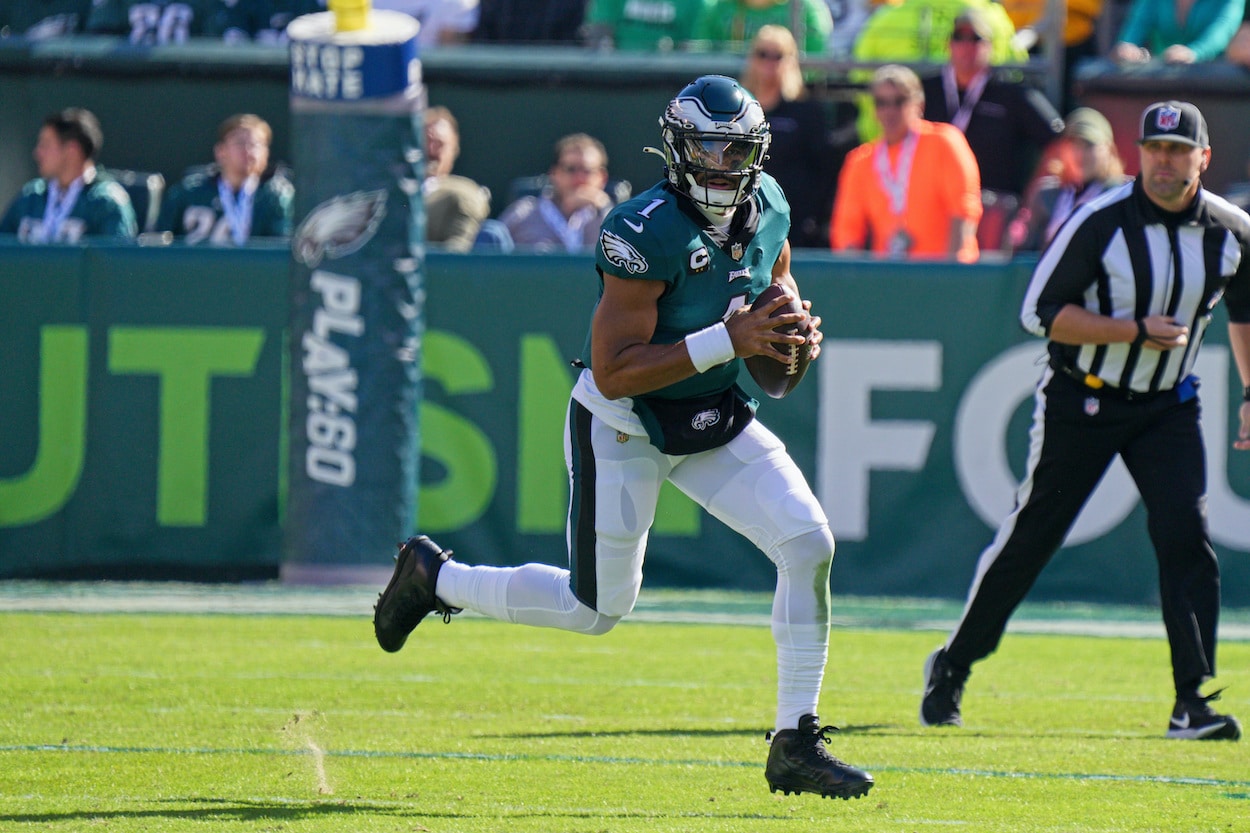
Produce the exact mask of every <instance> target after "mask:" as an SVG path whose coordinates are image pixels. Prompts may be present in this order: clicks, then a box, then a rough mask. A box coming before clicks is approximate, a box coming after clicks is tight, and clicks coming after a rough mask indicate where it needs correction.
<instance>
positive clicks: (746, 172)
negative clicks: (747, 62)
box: [660, 76, 770, 216]
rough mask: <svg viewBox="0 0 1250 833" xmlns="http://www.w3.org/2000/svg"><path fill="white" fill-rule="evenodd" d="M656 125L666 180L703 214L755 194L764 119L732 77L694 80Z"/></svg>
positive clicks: (764, 145) (764, 148)
mask: <svg viewBox="0 0 1250 833" xmlns="http://www.w3.org/2000/svg"><path fill="white" fill-rule="evenodd" d="M660 124H661V126H662V128H663V129H662V131H661V135H662V137H663V139H664V161H665V163H666V173H667V176H668V181H669V182H670V183H671V184H672V186H673V187H674V188H675V189H676V190H677V191H679V192H680V193H682V194H685V195H686V196H687V197H689V198H690V199H691V200H692V201H693V202H694V203H695V205H697V206H698V207H699V208H701V209H703V210H704V212H705V213H710V214H715V215H721V216H726V215H728V214H731V213H732V211H733V209H734V208H735V207H736V206H738V205H741V204H742V203H744V202H746V201H747V200H749V199H750V198H751V196H752V195H753V194H754V193H755V191H756V189H757V188H758V187H759V176H760V172H761V171H762V170H763V164H764V160H765V159H766V158H767V155H768V145H769V139H770V136H769V132H768V123H767V122H766V121H765V120H764V110H763V108H762V107H760V105H759V102H757V101H756V100H755V99H754V98H752V97H751V95H750V93H748V92H747V91H746V90H745V89H743V88H742V87H741V86H739V85H738V83H737V82H736V81H734V80H733V79H732V78H727V77H723V76H705V77H704V78H700V79H699V80H697V81H695V82H694V83H693V84H691V85H690V86H688V87H686V88H685V89H684V90H682V91H681V92H680V93H678V96H677V98H674V99H673V100H672V101H671V102H669V105H668V109H667V110H665V112H664V116H663V118H661V119H660Z"/></svg>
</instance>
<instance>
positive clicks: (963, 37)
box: [951, 32, 985, 43]
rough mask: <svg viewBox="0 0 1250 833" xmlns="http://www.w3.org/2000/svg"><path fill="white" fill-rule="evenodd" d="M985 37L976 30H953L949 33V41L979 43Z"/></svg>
mask: <svg viewBox="0 0 1250 833" xmlns="http://www.w3.org/2000/svg"><path fill="white" fill-rule="evenodd" d="M984 40H985V38H983V37H981V36H980V35H978V34H977V33H976V32H954V33H952V34H951V43H981V42H982V41H984Z"/></svg>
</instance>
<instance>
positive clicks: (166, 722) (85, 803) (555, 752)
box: [0, 612, 1250, 833]
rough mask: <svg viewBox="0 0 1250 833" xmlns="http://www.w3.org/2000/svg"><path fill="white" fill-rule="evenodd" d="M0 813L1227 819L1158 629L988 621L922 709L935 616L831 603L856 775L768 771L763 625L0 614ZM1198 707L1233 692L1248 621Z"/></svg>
mask: <svg viewBox="0 0 1250 833" xmlns="http://www.w3.org/2000/svg"><path fill="white" fill-rule="evenodd" d="M0 637H2V638H0V674H3V683H2V687H0V831H5V832H6V833H7V832H8V831H26V830H32V831H33V830H40V831H43V830H52V831H80V830H81V831H97V830H103V831H126V832H127V833H129V832H130V831H136V833H137V831H143V833H148V832H149V831H227V833H229V832H230V831H248V833H253V832H255V833H260V831H284V833H299V832H300V831H316V832H317V833H321V831H336V833H340V832H341V831H347V832H348V833H367V831H396V832H397V833H398V832H399V831H405V832H410V831H435V833H452V831H456V832H457V833H460V832H463V833H479V831H480V832H481V833H487V831H489V833H531V832H532V833H635V832H636V833H643V831H646V833H656V831H680V833H705V832H706V833H771V832H772V831H804V832H805V833H806V831H822V833H823V831H829V833H835V831H836V833H857V832H858V831H873V832H874V833H875V832H876V831H881V833H927V832H929V831H943V832H944V833H945V832H946V831H969V832H970V833H998V832H999V831H1001V833H1029V831H1055V832H1056V833H1059V832H1060V831H1061V832H1062V833H1095V832H1097V833H1102V832H1103V831H1135V833H1139V832H1140V831H1168V833H1177V831H1182V832H1183V833H1202V832H1203V831H1210V832H1211V833H1215V832H1216V831H1219V833H1244V831H1246V830H1247V829H1250V762H1248V761H1250V756H1248V755H1247V749H1246V745H1245V742H1242V743H1227V742H1221V743H1217V742H1181V741H1166V740H1164V739H1163V738H1162V734H1163V730H1164V728H1165V726H1166V723H1167V717H1168V713H1169V710H1170V708H1171V697H1170V695H1171V692H1170V678H1169V673H1168V658H1167V645H1166V642H1164V641H1163V640H1160V639H1129V638H1105V637H1101V638H1100V637H1088V636H1086V637H1072V636H1029V635H1020V634H1009V635H1008V637H1007V639H1006V640H1005V641H1004V644H1003V646H1002V649H1001V650H1000V651H999V653H998V654H997V655H996V656H995V657H994V658H993V659H992V660H991V661H989V662H987V663H985V664H983V665H980V666H978V667H977V669H976V670H975V673H974V674H973V677H972V679H971V680H970V685H969V690H968V693H967V696H966V699H965V704H964V715H965V721H966V724H967V727H968V728H965V729H963V730H953V729H947V730H934V729H922V728H921V727H920V726H919V724H918V723H917V720H916V709H917V705H918V700H917V698H918V689H919V686H920V668H921V665H922V664H923V661H924V658H925V656H926V655H927V654H928V652H929V651H930V650H931V649H932V647H933V646H934V645H936V644H937V643H938V642H939V641H940V638H941V635H940V634H939V633H937V632H934V631H919V632H918V631H908V630H885V629H882V630H870V629H858V630H844V629H838V630H835V632H834V634H833V646H832V650H831V658H830V662H829V669H828V673H827V676H826V686H825V691H824V697H823V700H822V704H821V705H822V709H821V716H822V717H823V718H824V719H825V722H829V723H835V724H837V725H838V726H840V727H841V729H842V731H841V732H840V733H839V734H837V735H835V736H834V745H833V751H834V752H835V754H837V755H838V756H840V757H843V758H845V759H847V760H849V761H851V762H853V763H856V764H858V765H860V766H863V767H865V768H867V769H869V770H870V771H871V772H873V773H874V775H875V776H876V778H877V785H876V787H875V788H874V789H873V791H872V792H871V793H870V794H869V796H868V797H867V798H864V799H861V800H858V801H832V800H822V799H820V798H818V797H816V796H811V795H803V796H789V797H782V796H781V795H780V794H778V795H772V794H770V793H769V792H768V789H767V787H766V785H765V783H764V778H763V761H764V758H765V756H766V754H767V750H766V747H765V745H764V738H763V736H764V731H765V729H767V728H770V726H771V720H772V709H773V700H774V680H775V671H774V655H773V646H772V642H771V638H770V636H769V632H768V629H767V628H766V627H762V626H758V625H752V626H744V627H739V626H728V625H698V624H663V623H652V622H644V623H639V622H632V621H630V620H626V621H625V622H624V623H622V624H621V625H620V626H618V627H617V629H616V630H614V631H613V632H612V633H610V634H608V635H606V636H603V637H596V638H591V637H580V636H575V635H571V634H564V633H559V632H555V631H546V630H535V629H529V628H521V627H517V626H508V625H501V624H497V623H493V622H489V621H486V620H484V619H481V618H471V617H468V616H461V617H459V618H457V619H455V620H453V622H452V624H451V625H446V626H445V625H443V624H442V623H441V622H439V621H437V620H436V619H431V620H428V621H427V622H426V623H425V624H423V625H422V626H421V628H420V629H418V631H417V632H416V633H415V634H414V636H413V638H412V640H411V641H410V642H409V645H408V646H407V647H406V648H405V649H404V650H403V651H402V652H400V653H399V654H396V655H388V654H384V653H383V652H382V651H381V650H379V649H378V648H377V647H376V645H375V644H374V642H373V638H372V632H371V627H370V623H369V620H368V618H367V616H359V617H343V616H337V617H331V616H302V615H283V616H263V615H261V616H257V615H250V616H242V615H196V616H186V615H175V614H157V615H152V614H146V615H145V614H85V613H13V612H10V613H0ZM1220 661H1221V666H1222V669H1223V670H1222V674H1221V678H1220V680H1219V683H1221V684H1224V685H1227V686H1229V690H1228V692H1227V693H1226V694H1225V697H1224V699H1223V700H1222V701H1221V702H1220V703H1219V706H1220V707H1221V708H1223V709H1225V710H1226V711H1230V712H1233V713H1235V714H1241V715H1242V716H1243V717H1250V643H1247V642H1244V641H1243V642H1233V641H1229V642H1226V643H1225V644H1223V645H1222V646H1221V654H1220Z"/></svg>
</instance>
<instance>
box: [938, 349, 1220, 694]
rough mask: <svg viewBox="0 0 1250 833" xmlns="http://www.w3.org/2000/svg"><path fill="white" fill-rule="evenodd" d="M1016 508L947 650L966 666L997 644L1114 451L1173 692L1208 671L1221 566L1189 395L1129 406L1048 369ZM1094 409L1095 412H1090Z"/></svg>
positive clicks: (1194, 404)
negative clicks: (1133, 511) (1156, 607)
mask: <svg viewBox="0 0 1250 833" xmlns="http://www.w3.org/2000/svg"><path fill="white" fill-rule="evenodd" d="M1047 376H1048V377H1049V378H1043V380H1042V384H1041V386H1040V387H1039V390H1038V393H1037V397H1038V405H1039V409H1040V410H1039V411H1038V417H1037V418H1036V419H1035V421H1034V425H1033V429H1032V433H1031V437H1032V441H1031V444H1030V449H1029V468H1028V472H1027V473H1026V475H1025V479H1024V481H1023V482H1022V483H1021V484H1020V488H1019V491H1018V492H1017V494H1016V508H1015V509H1014V510H1013V511H1012V513H1011V514H1010V515H1009V516H1008V517H1007V519H1006V520H1004V521H1003V524H1002V526H1001V527H999V530H998V534H997V535H996V536H995V538H994V541H993V543H991V544H990V546H989V547H988V548H987V549H986V550H985V551H984V552H983V553H982V554H981V558H980V561H978V563H977V573H976V577H975V578H974V579H973V583H972V588H971V590H970V591H969V596H968V602H967V605H966V607H965V608H964V613H963V617H962V618H961V620H960V622H959V625H958V626H957V627H956V629H955V632H954V634H952V636H951V638H950V640H949V641H948V643H947V656H948V657H949V659H950V660H951V661H952V662H953V663H955V664H956V665H960V666H964V667H970V666H971V665H972V664H973V663H974V662H976V661H977V660H980V659H983V658H984V657H987V656H989V655H990V654H991V653H993V652H994V650H995V649H996V648H997V647H998V643H999V640H1000V639H1001V638H1002V635H1003V631H1004V630H1005V629H1006V627H1007V620H1008V619H1009V618H1010V616H1011V614H1012V612H1013V611H1014V610H1015V609H1016V607H1017V606H1018V605H1019V604H1020V602H1021V600H1023V599H1024V597H1025V594H1027V593H1028V591H1029V588H1030V587H1032V586H1033V582H1034V581H1035V580H1036V579H1037V576H1038V574H1039V573H1041V571H1042V568H1043V567H1045V566H1046V564H1047V562H1049V561H1050V558H1051V556H1053V555H1054V554H1055V552H1056V550H1058V549H1059V547H1060V545H1062V543H1063V540H1064V537H1065V536H1066V535H1067V533H1068V530H1069V529H1070V528H1071V527H1072V525H1073V523H1075V521H1076V517H1077V514H1078V513H1079V512H1080V510H1081V507H1082V506H1083V505H1084V504H1085V501H1086V500H1087V499H1088V498H1089V496H1090V493H1091V492H1093V490H1094V487H1095V486H1097V485H1098V481H1099V479H1100V478H1101V477H1102V476H1103V474H1104V473H1105V472H1106V470H1107V467H1108V466H1110V465H1111V462H1112V460H1113V459H1114V458H1115V455H1116V454H1119V455H1120V456H1121V458H1123V460H1124V463H1125V465H1126V467H1127V468H1128V471H1129V474H1131V475H1132V477H1133V481H1134V482H1135V483H1136V484H1137V489H1138V491H1139V492H1140V493H1141V497H1142V501H1143V503H1144V504H1145V507H1146V513H1147V519H1148V528H1149V531H1150V540H1151V542H1152V543H1153V544H1154V548H1155V556H1156V558H1157V559H1158V563H1159V592H1160V598H1161V601H1162V608H1163V623H1164V626H1165V628H1166V629H1167V635H1168V642H1169V644H1170V645H1171V649H1172V675H1173V679H1174V681H1175V683H1176V688H1177V691H1178V692H1184V693H1192V692H1193V691H1196V689H1197V687H1198V685H1200V684H1201V683H1202V682H1203V681H1205V680H1206V679H1208V678H1209V677H1212V676H1214V673H1215V629H1216V623H1217V620H1218V619H1219V609H1220V573H1219V563H1218V562H1217V560H1216V557H1215V551H1214V549H1213V548H1212V547H1211V539H1210V536H1209V534H1208V532H1207V523H1206V455H1205V450H1204V447H1203V442H1202V433H1201V426H1200V424H1199V422H1200V413H1201V411H1200V408H1199V405H1198V398H1197V396H1196V394H1193V393H1192V392H1191V395H1190V396H1189V398H1188V400H1187V401H1180V398H1181V397H1180V396H1178V394H1177V393H1176V392H1175V391H1173V392H1168V393H1164V394H1160V395H1158V396H1155V397H1153V398H1147V399H1138V400H1132V401H1126V400H1124V399H1122V398H1113V397H1112V396H1111V395H1106V394H1104V395H1103V396H1102V397H1097V396H1095V395H1094V394H1095V392H1094V391H1092V390H1091V389H1089V388H1087V387H1085V386H1084V385H1082V384H1081V383H1080V382H1077V381H1076V380H1074V379H1071V378H1069V377H1068V376H1066V375H1063V374H1062V373H1058V372H1056V371H1054V370H1048V371H1047ZM1091 412H1092V413H1091Z"/></svg>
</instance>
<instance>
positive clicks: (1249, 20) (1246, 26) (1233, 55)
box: [1224, 3, 1250, 67]
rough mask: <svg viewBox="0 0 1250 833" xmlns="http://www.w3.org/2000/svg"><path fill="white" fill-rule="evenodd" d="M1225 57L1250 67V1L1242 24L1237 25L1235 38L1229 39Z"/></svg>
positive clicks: (1243, 15)
mask: <svg viewBox="0 0 1250 833" xmlns="http://www.w3.org/2000/svg"><path fill="white" fill-rule="evenodd" d="M1224 58H1225V60H1227V61H1230V62H1232V63H1234V64H1241V65H1242V66H1243V67H1250V3H1247V4H1246V10H1245V12H1244V13H1243V14H1242V16H1241V25H1240V26H1238V27H1237V32H1236V33H1235V34H1234V35H1233V39H1232V40H1231V41H1229V44H1228V48H1227V49H1225V50H1224Z"/></svg>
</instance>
